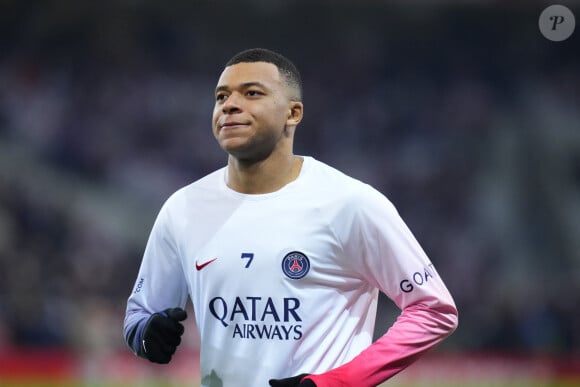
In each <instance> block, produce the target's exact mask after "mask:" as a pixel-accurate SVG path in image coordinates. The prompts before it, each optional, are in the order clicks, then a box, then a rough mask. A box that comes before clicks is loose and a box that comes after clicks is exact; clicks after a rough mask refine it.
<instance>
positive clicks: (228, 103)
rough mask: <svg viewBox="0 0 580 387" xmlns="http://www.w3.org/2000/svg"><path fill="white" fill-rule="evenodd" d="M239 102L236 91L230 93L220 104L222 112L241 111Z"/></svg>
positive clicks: (232, 112)
mask: <svg viewBox="0 0 580 387" xmlns="http://www.w3.org/2000/svg"><path fill="white" fill-rule="evenodd" d="M239 102H240V101H239V98H238V95H237V94H236V93H232V94H230V95H229V96H228V98H227V99H226V100H225V101H224V103H223V105H222V112H223V113H224V114H234V113H238V112H240V111H242V109H241V107H240V103H239Z"/></svg>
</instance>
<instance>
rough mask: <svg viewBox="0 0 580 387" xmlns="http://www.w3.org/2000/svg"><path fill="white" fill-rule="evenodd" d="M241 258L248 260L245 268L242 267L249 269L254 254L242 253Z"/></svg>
mask: <svg viewBox="0 0 580 387" xmlns="http://www.w3.org/2000/svg"><path fill="white" fill-rule="evenodd" d="M241 258H242V259H247V260H248V262H247V263H246V266H244V267H245V268H246V269H247V268H248V267H250V265H251V264H252V261H253V260H254V253H242V257H241Z"/></svg>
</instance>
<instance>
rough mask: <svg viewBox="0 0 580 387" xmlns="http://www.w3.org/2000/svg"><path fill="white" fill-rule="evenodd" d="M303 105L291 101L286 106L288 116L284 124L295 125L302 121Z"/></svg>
mask: <svg viewBox="0 0 580 387" xmlns="http://www.w3.org/2000/svg"><path fill="white" fill-rule="evenodd" d="M303 109H304V106H303V105H302V102H299V101H291V102H290V106H289V108H288V118H287V119H286V126H296V125H298V124H299V123H300V121H302V115H303V113H304V110H303Z"/></svg>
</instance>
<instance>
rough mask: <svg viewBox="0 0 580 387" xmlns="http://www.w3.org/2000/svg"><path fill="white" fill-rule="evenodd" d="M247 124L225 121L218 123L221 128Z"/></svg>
mask: <svg viewBox="0 0 580 387" xmlns="http://www.w3.org/2000/svg"><path fill="white" fill-rule="evenodd" d="M247 125H248V124H247V123H245V122H225V123H223V124H221V125H220V128H221V129H233V128H237V127H240V126H247Z"/></svg>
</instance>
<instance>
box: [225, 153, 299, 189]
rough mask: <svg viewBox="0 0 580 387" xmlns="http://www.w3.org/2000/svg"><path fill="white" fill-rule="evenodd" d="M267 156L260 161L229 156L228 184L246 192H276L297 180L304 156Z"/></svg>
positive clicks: (232, 187)
mask: <svg viewBox="0 0 580 387" xmlns="http://www.w3.org/2000/svg"><path fill="white" fill-rule="evenodd" d="M272 156H273V155H271V157H267V158H266V159H264V160H260V161H244V160H239V159H236V158H235V157H233V156H231V155H230V156H229V158H228V177H227V182H226V183H227V185H228V187H230V188H231V189H233V190H234V191H237V192H241V193H245V194H265V193H270V192H275V191H278V190H279V189H281V188H282V187H284V186H285V185H286V184H288V183H290V182H292V181H294V180H296V178H297V177H298V175H299V174H300V169H301V168H302V162H303V161H304V160H303V159H302V157H299V156H295V155H293V154H288V155H280V156H276V157H272Z"/></svg>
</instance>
